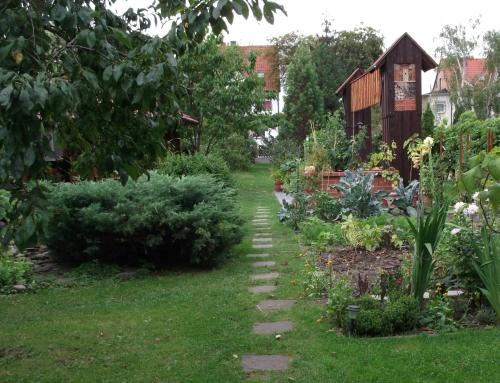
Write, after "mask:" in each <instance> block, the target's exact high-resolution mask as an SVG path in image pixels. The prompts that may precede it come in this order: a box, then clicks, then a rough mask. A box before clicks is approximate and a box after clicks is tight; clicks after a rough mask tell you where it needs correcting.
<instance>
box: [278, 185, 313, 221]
mask: <svg viewBox="0 0 500 383" xmlns="http://www.w3.org/2000/svg"><path fill="white" fill-rule="evenodd" d="M292 197H293V202H291V203H288V202H287V201H286V200H283V207H282V208H281V210H280V211H279V213H278V218H279V220H280V222H285V223H286V224H287V225H289V226H290V227H291V228H292V229H294V230H298V229H299V224H300V223H301V222H302V221H304V220H305V219H306V218H307V216H308V215H309V212H308V209H309V202H310V200H311V196H310V195H307V194H304V193H300V192H299V193H293V194H292Z"/></svg>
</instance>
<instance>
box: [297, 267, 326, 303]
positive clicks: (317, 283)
mask: <svg viewBox="0 0 500 383" xmlns="http://www.w3.org/2000/svg"><path fill="white" fill-rule="evenodd" d="M303 285H304V292H305V294H306V296H307V297H309V298H313V297H314V298H319V297H322V296H323V294H325V292H326V291H327V290H328V287H329V286H330V273H329V272H328V270H323V269H320V268H317V267H315V268H311V270H306V271H305V275H304V282H303Z"/></svg>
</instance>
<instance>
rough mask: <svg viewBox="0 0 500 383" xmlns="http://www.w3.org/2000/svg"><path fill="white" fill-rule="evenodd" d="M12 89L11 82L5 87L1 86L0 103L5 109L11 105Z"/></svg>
mask: <svg viewBox="0 0 500 383" xmlns="http://www.w3.org/2000/svg"><path fill="white" fill-rule="evenodd" d="M13 90H14V87H13V86H12V84H10V85H7V86H6V87H5V88H3V89H2V90H1V91H0V105H1V106H3V107H4V108H5V109H9V108H10V105H11V99H10V98H11V95H12V92H13Z"/></svg>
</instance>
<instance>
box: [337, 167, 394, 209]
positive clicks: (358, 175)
mask: <svg viewBox="0 0 500 383" xmlns="http://www.w3.org/2000/svg"><path fill="white" fill-rule="evenodd" d="M374 177H375V175H374V174H373V173H369V174H364V172H363V169H358V170H356V171H350V170H346V171H345V176H344V177H342V178H341V179H340V181H339V183H338V184H336V185H334V187H335V189H337V190H338V191H339V192H340V193H341V197H340V203H341V204H342V212H343V213H344V214H353V215H354V216H355V217H357V218H366V217H369V216H370V215H376V214H381V213H382V212H383V211H385V208H384V206H383V204H382V199H383V198H384V197H386V196H387V193H386V192H384V191H377V192H375V193H372V192H371V190H372V188H373V179H374Z"/></svg>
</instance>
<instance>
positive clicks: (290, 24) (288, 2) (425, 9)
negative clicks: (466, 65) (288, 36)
mask: <svg viewBox="0 0 500 383" xmlns="http://www.w3.org/2000/svg"><path fill="white" fill-rule="evenodd" d="M275 1H276V2H278V3H280V4H282V5H283V6H284V7H285V9H286V11H287V13H288V15H287V16H284V15H278V16H277V17H276V19H275V22H274V25H270V24H267V23H266V22H265V21H261V22H257V21H255V20H253V19H251V18H249V20H245V19H243V18H241V17H238V18H235V20H234V23H233V25H231V26H229V34H226V36H225V40H226V41H228V42H229V41H233V40H234V41H236V42H237V43H238V44H240V45H258V44H266V43H267V42H268V39H269V38H270V37H273V36H279V35H282V34H285V33H287V32H291V31H298V32H299V33H301V34H316V33H321V22H322V20H323V19H324V18H325V16H326V17H327V18H328V19H330V20H333V28H334V29H336V30H350V29H354V28H356V27H358V26H360V25H361V24H362V23H363V24H364V25H366V26H371V27H373V28H375V29H376V30H378V31H380V32H381V33H382V35H383V36H384V41H385V46H386V47H388V46H390V45H391V44H392V42H393V41H394V40H396V39H397V38H398V37H399V36H400V35H402V34H403V33H404V32H408V33H409V34H410V35H411V36H412V37H413V38H414V39H415V40H416V41H417V42H418V43H419V44H420V45H421V46H422V48H424V49H425V50H426V51H427V52H428V53H429V54H430V55H431V56H433V57H435V52H434V51H435V49H436V46H437V45H438V40H437V37H438V35H439V32H440V31H441V29H442V27H443V26H444V25H446V24H452V25H455V24H460V23H461V24H467V23H468V21H469V20H470V19H471V18H477V17H479V16H480V17H481V25H480V27H479V31H487V30H491V29H497V30H498V29H500V17H499V16H500V1H498V0H497V1H495V0H473V1H471V2H465V1H463V0H455V1H452V0H438V1H436V0H433V1H431V0H420V1H418V0H417V1H412V2H409V1H401V0H399V1H396V0H379V1H373V0H371V1H369V0H355V1H350V0H342V1H335V0H281V1H280V0H275ZM149 3H150V1H149V0H142V1H141V0H118V1H117V4H116V7H117V9H118V10H120V11H124V10H126V9H127V8H128V7H133V8H137V7H141V6H144V5H145V4H149ZM151 33H159V34H162V31H161V29H160V28H155V29H153V30H152V31H151ZM480 53H481V52H478V55H480ZM435 58H436V57H435ZM431 72H433V71H429V72H427V73H426V74H424V77H423V84H422V90H423V92H428V91H429V90H430V87H431V85H432V83H433V81H434V76H435V74H434V73H431Z"/></svg>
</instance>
